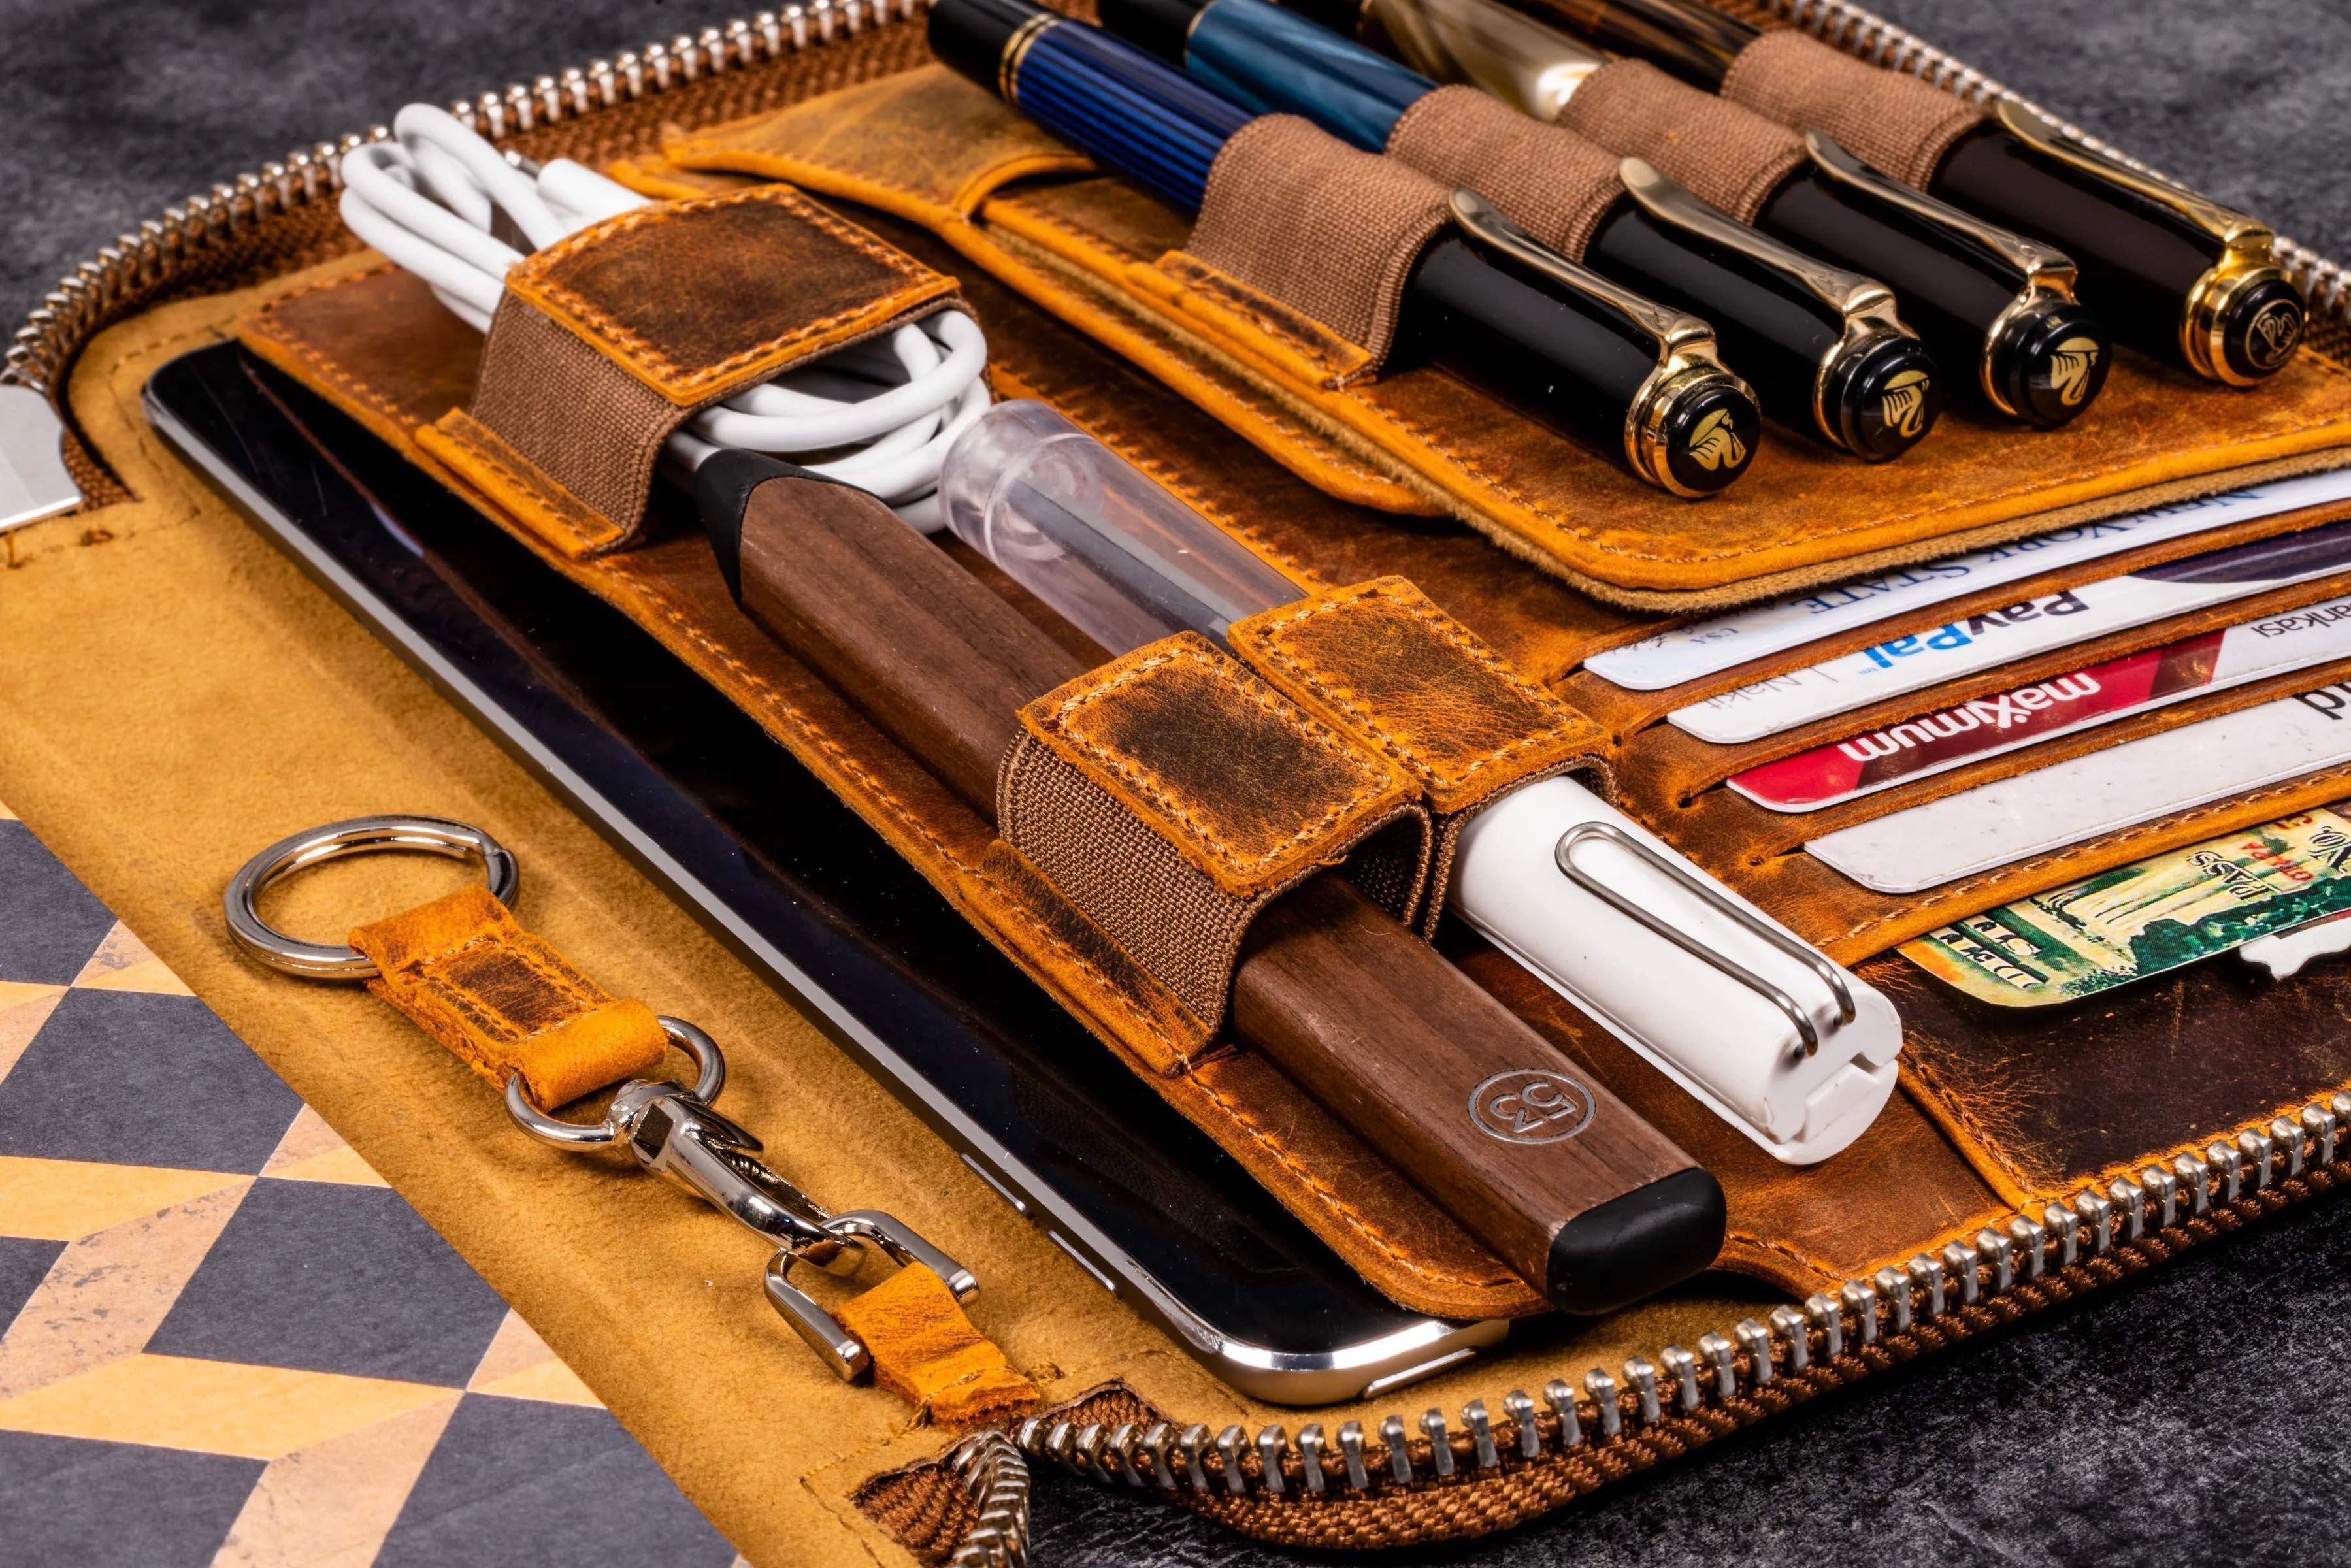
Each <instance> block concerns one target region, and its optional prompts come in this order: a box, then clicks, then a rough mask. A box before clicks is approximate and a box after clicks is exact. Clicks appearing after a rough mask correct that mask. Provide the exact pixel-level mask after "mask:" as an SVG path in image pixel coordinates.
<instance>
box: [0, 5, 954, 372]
mask: <svg viewBox="0 0 2351 1568" xmlns="http://www.w3.org/2000/svg"><path fill="white" fill-rule="evenodd" d="M925 9H926V0H808V4H806V5H786V6H785V7H784V8H783V9H782V10H780V11H761V12H758V14H757V15H755V16H752V17H751V18H750V19H749V20H747V21H746V20H743V19H741V18H739V17H738V18H737V19H736V20H734V21H731V22H728V23H726V25H725V26H719V27H705V28H703V29H702V30H701V31H700V32H699V33H680V34H678V35H677V36H676V37H674V38H671V39H669V40H667V41H666V42H655V43H651V44H647V45H646V46H645V47H643V49H639V50H631V51H623V52H622V53H621V54H618V55H615V56H613V57H611V59H609V60H606V59H600V60H593V61H590V63H589V64H588V65H587V66H585V67H580V66H573V67H569V68H566V69H563V70H561V71H558V72H557V73H556V74H554V75H553V76H542V77H538V78H535V79H533V80H531V81H528V82H516V83H513V84H511V85H510V86H508V87H507V89H506V90H505V91H504V92H485V93H483V94H481V95H480V96H479V97H477V98H475V99H470V100H467V99H460V100H458V101H457V102H455V103H452V104H451V105H449V112H450V113H451V114H453V115H455V116H456V118H457V119H458V120H462V121H464V122H465V124H466V125H468V126H470V127H472V128H473V129H474V130H475V131H480V132H481V133H482V134H483V135H485V136H487V137H489V138H490V139H491V140H492V141H496V140H498V139H499V138H501V137H505V136H508V135H514V134H519V133H521V132H524V131H533V130H536V129H538V128H539V127H541V126H546V125H554V124H559V123H562V122H566V121H569V120H579V119H581V118H584V117H586V116H590V115H592V114H595V113H596V112H598V111H599V110H605V109H612V108H617V107H619V106H621V105H622V104H628V103H633V102H638V101H641V100H643V99H648V98H653V97H655V96H657V95H659V94H661V93H664V92H667V91H669V90H671V89H674V88H679V87H683V86H684V85H686V84H687V83H689V82H697V81H702V80H705V79H706V78H711V77H715V76H719V75H723V74H725V73H726V72H729V71H736V70H741V69H743V68H746V67H749V66H754V65H758V64H760V63H762V62H764V61H768V60H776V59H781V58H784V57H787V56H789V55H796V54H799V52H800V51H802V50H804V49H807V48H810V47H815V46H818V45H822V44H829V43H831V42H832V41H833V40H834V39H835V38H843V37H855V36H857V35H858V34H860V33H862V32H864V31H865V30H866V29H867V28H868V27H869V26H884V25H887V24H889V23H891V22H893V21H911V20H913V19H914V18H915V17H916V16H921V15H923V14H924V12H925ZM391 139H392V131H391V130H390V128H388V127H386V126H381V125H376V126H371V127H370V128H369V129H368V130H367V131H366V132H365V133H364V134H359V133H354V134H352V135H349V136H345V137H343V138H341V139H340V141H321V142H319V144H318V145H316V146H314V147H306V148H298V149H296V150H295V151H294V152H289V153H287V155H286V156H285V157H284V158H283V159H281V160H278V161H276V162H268V163H265V164H263V165H262V166H261V169H260V172H257V173H244V174H239V175H238V176H236V178H235V180H233V181H231V182H228V183H224V184H218V185H214V187H213V188H212V189H211V190H209V191H200V192H198V193H196V194H194V195H192V196H190V197H189V198H188V199H187V200H186V201H184V202H182V203H180V204H178V205H176V206H171V207H166V208H164V209H163V212H162V215H161V216H160V217H154V218H150V219H147V220H146V221H144V222H142V223H141V224H140V225H139V226H138V228H137V229H136V230H134V231H131V232H129V233H126V234H123V235H120V237H118V238H117V239H116V240H115V242H114V243H113V244H112V245H110V246H101V247H99V252H98V254H97V255H96V256H92V257H91V258H90V259H89V260H88V261H85V262H83V263H81V264H80V265H79V266H78V267H75V268H74V270H73V271H72V272H70V273H68V275H67V276H66V277H63V278H62V279H60V280H59V281H58V283H57V287H55V288H54V289H52V290H50V291H49V292H48V293H47V295H45V296H43V298H42V300H41V303H40V304H39V305H37V306H36V307H35V308H34V309H33V310H32V312H31V314H30V315H29V316H27V317H26V321H25V324H24V325H23V326H22V327H20V328H18V329H16V340H15V341H14V342H13V343H11V344H10V345H9V346H8V350H7V353H6V358H5V362H0V384H9V383H13V384H16V385H20V386H28V387H31V388H32V389H33V390H34V391H36V392H41V393H43V394H45V395H47V396H48V397H49V398H50V399H51V400H52V401H53V402H54V401H56V400H57V398H59V397H60V396H61V395H62V394H61V393H60V392H59V391H58V390H57V386H56V382H57V377H58V376H59V375H60V374H61V373H62V372H63V371H64V369H65V367H66V366H67V365H68V363H69V362H70V361H72V358H73V356H74V355H75V354H76V353H78V351H79V350H80V349H81V346H82V344H83V343H84V342H86V341H88V340H89V338H90V337H91V336H92V335H93V334H94V333H95V332H96V331H97V330H98V329H99V327H101V326H103V325H105V324H106V322H107V321H108V319H110V312H111V311H112V310H113V309H114V308H115V307H116V306H117V305H119V304H120V303H121V302H122V301H124V300H125V299H126V298H129V297H130V296H131V295H132V294H133V293H135V292H137V291H139V290H141V289H148V288H153V287H159V286H161V285H162V284H165V283H167V282H169V281H171V280H172V278H174V277H177V276H178V275H179V274H180V273H181V272H182V271H183V269H185V268H187V267H192V266H193V265H195V264H196V263H197V262H199V261H201V260H202V259H204V257H205V256H207V255H209V254H211V253H213V252H214V251H215V250H216V249H217V248H218V247H219V246H221V245H222V244H223V243H224V242H225V241H226V240H228V239H229V238H230V237H231V236H233V235H243V234H245V233H246V232H247V231H249V230H250V229H252V228H253V227H254V226H255V225H258V224H260V223H263V222H264V221H266V220H267V219H269V218H272V217H276V216H280V215H284V214H293V213H298V212H301V211H303V210H305V209H307V208H308V207H311V206H313V205H315V204H318V203H319V202H321V201H331V200H333V199H334V198H335V197H336V195H337V194H338V193H340V191H341V189H342V158H343V154H344V153H346V152H350V150H351V149H353V148H355V147H360V146H364V145H365V144H367V143H368V142H371V141H390V140H391Z"/></svg>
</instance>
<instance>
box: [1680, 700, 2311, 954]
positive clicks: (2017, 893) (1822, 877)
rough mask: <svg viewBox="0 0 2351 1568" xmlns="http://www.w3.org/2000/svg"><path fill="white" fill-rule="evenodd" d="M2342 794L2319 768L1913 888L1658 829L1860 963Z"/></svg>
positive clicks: (1818, 942)
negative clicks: (1972, 918) (1873, 883)
mask: <svg viewBox="0 0 2351 1568" xmlns="http://www.w3.org/2000/svg"><path fill="white" fill-rule="evenodd" d="M2321 674H2322V673H2321V672H2309V673H2308V678H2307V680H2306V682H2305V683H2304V684H2303V685H2302V686H2301V689H2304V690H2307V689H2310V688H2311V687H2314V686H2316V685H2321V684H2324V683H2323V681H2322V679H2321ZM2278 695H2281V694H2279V693H2277V692H2272V693H2271V694H2270V696H2271V697H2272V698H2273V699H2274V698H2275V697H2276V696H2278ZM2205 716H2207V717H2210V716H2214V715H2210V714H2208V715H2205ZM2346 797H2351V764H2343V765H2339V766H2330V767H2326V768H2315V769H2313V770H2312V771H2310V772H2307V773H2303V774H2298V775H2296V776H2294V777H2293V778H2291V779H2283V780H2280V781H2278V782H2275V783H2272V784H2265V785H2262V787H2260V788H2258V789H2247V790H2242V791H2240V792H2238V793H2236V794H2233V795H2229V796H2226V797H2223V798H2222V799H2220V800H2211V801H2207V802H2205V803H2204V804H2202V805H2199V806H2193V807H2189V808H2186V809H2183V810H2177V811H2172V812H2168V813H2167V814H2165V815H2163V816H2160V817H2157V818H2154V819H2152V820H2150V821H2144V822H2139V823H2136V824H2133V825H2131V826H2128V827H2121V828H2116V829H2115V830H2113V831H2108V832H2105V833H2100V834H2097V835H2096V836H2095V837H2092V838H2087V839H2084V840H2082V841H2078V842H2076V843H2073V844H2070V845H2067V846H2065V847H2064V848H2062V849H2057V850H2052V851H2049V852H2045V853H2041V854H2034V855H2029V856H2025V857H2022V858H2021V859H2018V860H2014V861H2011V862H2008V863H2007V864H2005V865H2001V866H1998V867H1994V868H1992V869H1991V870H1989V871H1985V872H1981V873H1973V874H1970V875H1968V876H1963V877H1960V878H1958V879H1956V880H1954V881H1951V882H1947V883H1942V884H1940V885H1938V886H1936V887H1932V888H1928V889H1927V890H1925V891H1923V892H1920V893H1911V894H1885V893H1878V892H1876V891H1874V890H1872V889H1869V888H1866V887H1864V886H1862V885H1861V884H1860V883H1856V882H1855V881H1854V880H1853V879H1852V878H1850V877H1848V876H1845V875H1844V873H1841V872H1838V871H1837V870H1835V869H1834V867H1831V866H1830V865H1828V864H1827V863H1825V862H1823V861H1821V860H1818V859H1816V858H1815V857H1813V855H1810V854H1808V853H1806V852H1804V850H1803V848H1802V845H1801V844H1795V845H1792V846H1789V847H1785V848H1782V849H1781V850H1780V851H1778V852H1774V853H1766V852H1762V851H1761V849H1760V848H1749V847H1745V846H1739V845H1737V844H1735V843H1731V844H1726V843H1725V842H1724V841H1722V839H1721V838H1720V837H1719V836H1716V835H1713V834H1709V835H1708V841H1706V842H1699V841H1696V840H1695V839H1692V840H1691V841H1688V842H1684V841H1680V840H1677V839H1675V838H1674V837H1673V835H1671V834H1666V833H1661V834H1660V836H1661V837H1665V838H1667V839H1668V841H1672V842H1674V843H1675V847H1676V848H1677V849H1680V850H1681V851H1682V852H1684V853H1685V854H1687V855H1689V856H1690V858H1691V859H1693V860H1695V861H1697V862H1698V863H1699V864H1701V865H1704V866H1705V867H1706V868H1707V869H1708V871H1711V872H1712V873H1714V874H1716V875H1717V876H1719V877H1720V878H1722V880H1723V881H1725V882H1726V883H1729V884H1730V885H1731V886H1733V887H1735V888H1737V889H1738V890H1739V891H1740V893H1741V894H1744V895H1745V896H1746V897H1748V898H1750V899H1752V900H1753V901H1754V902H1755V903H1756V904H1760V905H1761V906H1762V907H1763V908H1765V909H1767V910H1769V911H1771V915H1772V916H1773V917H1774V918H1775V919H1778V920H1779V921H1781V922H1782V924H1784V925H1787V926H1788V927H1789V928H1790V929H1791V930H1793V931H1794V932H1796V933H1797V934H1798V935H1799V936H1803V937H1804V938H1805V939H1806V940H1808V941H1810V942H1812V943H1813V944H1814V945H1815V946H1819V947H1820V948H1821V949H1822V950H1823V951H1824V952H1826V953H1827V954H1828V955H1829V956H1831V957H1833V958H1835V959H1836V960H1837V961H1838V962H1839V963H1842V964H1846V965H1855V964H1858V963H1860V962H1861V961H1862V960H1863V959H1865V958H1867V957H1869V956H1872V955H1874V954H1877V953H1882V952H1884V951H1886V949H1888V948H1891V947H1896V946H1900V945H1901V944H1902V943H1904V942H1907V941H1908V940H1910V938H1912V937H1913V936H1923V935H1924V934H1925V933H1927V932H1928V931H1932V930H1933V929H1935V928H1936V927H1937V926H1938V925H1949V924H1950V923H1951V922H1952V921H1954V920H1959V919H1963V918H1965V917H1966V916H1968V915H1975V914H1980V913H1981V912H1982V911H1983V910H1986V909H1989V908H1991V906H1993V905H1994V904H2003V903H2007V902H2010V901H2011V900H2014V899H2019V898H2024V897H2028V896H2030V895H2031V894H2035V893H2040V892H2043V891H2045V890H2047V889H2049V888H2052V887H2055V886H2058V885H2060V884H2061V883H2066V882H2070V881H2073V880H2075V879H2077V878H2081V877H2086V876H2092V875H2095V874H2096V873H2099V872H2102V871H2111V870H2113V869H2114V868H2115V867H2116V866H2120V865H2127V864H2129V863H2130V862H2132V861H2135V860H2139V859H2143V858H2144V857H2146V856H2148V855H2153V854H2160V853H2162V852H2165V851H2167V850H2175V849H2179V848H2182V847H2184V846H2186V845H2189V844H2192V843H2195V842H2197V841H2199V840H2202V839H2207V838H2210V837H2213V836H2214V835H2216V834H2220V833H2226V832H2233V831H2237V830H2238V829H2240V828H2246V827H2252V826H2254V825H2257V824H2259V823H2262V822H2266V821H2273V820H2274V819H2276V818H2279V817H2283V816H2286V815H2288V814H2290V813H2292V812H2294V811H2301V810H2310V809H2311V808H2312V807H2314V806H2325V805H2330V804H2332V803H2334V802H2335V801H2336V800H2343V799H2345V798H2346ZM1755 809H1756V810H1759V811H1760V810H1761V808H1755ZM1731 836H1732V838H1733V839H1734V840H1735V834H1733V835H1731ZM1726 852H1727V858H1726Z"/></svg>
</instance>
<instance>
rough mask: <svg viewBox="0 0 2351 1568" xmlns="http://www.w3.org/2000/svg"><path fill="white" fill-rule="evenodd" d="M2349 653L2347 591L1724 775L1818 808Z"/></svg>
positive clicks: (1782, 805) (1734, 784)
mask: <svg viewBox="0 0 2351 1568" xmlns="http://www.w3.org/2000/svg"><path fill="white" fill-rule="evenodd" d="M2343 658H2351V598H2346V597H2344V596H2341V595H2337V596H2336V597H2335V598H2333V599H2327V600H2323V601H2320V602H2318V603H2316V604H2312V605H2306V606H2304V608H2302V609H2300V610H2289V611H2286V612H2283V614H2278V615H2270V616H2265V617H2263V618H2262V619H2261V620H2259V621H2247V622H2241V623H2240V624H2238V625H2235V626H2230V627H2226V628H2224V629H2222V630H2220V631H2218V632H2203V633H2201V634H2199V635H2198V636H2194V637H2189V638H2184V639H2182V640H2181V641H2179V642H2177V643H2168V644H2167V645H2165V646H2163V647H2160V648H2147V649H2143V650H2141V651H2140V652H2138V653H2126V654H2124V655H2123V656H2122V657H2120V658H2117V659H2108V660H2106V661H2105V663H2104V664H2093V665H2091V666H2090V667H2089V668H2087V669H2083V670H2074V671H2071V672H2069V673H2067V674H2063V675H2055V676H2052V677H2051V678H2049V679H2047V680H2043V681H2034V682H2032V684H2030V685H2023V686H2019V687H2016V688H2015V689H2013V690H2011V691H2005V692H1997V693H1994V694H1993V695H1991V696H1983V697H1977V698H1974V699H1973V700H1972V701H1969V702H1964V703H1959V704H1957V705H1956V706H1951V707H1947V708H1941V709H1938V710H1937V711H1936V712H1934V713H1929V714H1922V715H1917V716H1912V717H1909V718H1906V719H1905V720H1904V721H1903V722H1902V723H1900V724H1895V725H1888V726H1886V727H1884V728H1882V729H1876V730H1872V731H1870V732H1868V733H1866V734H1863V735H1855V736H1848V737H1845V738H1844V739H1843V740H1835V741H1831V742H1829V743H1828V744H1827V745H1825V746H1816V747H1813V748H1812V749H1811V750H1809V751H1801V752H1798V753H1797V754H1796V755H1795V756H1793V757H1782V758H1775V759H1774V760H1772V761H1770V762H1766V763H1764V764H1762V765H1761V767H1756V768H1748V769H1747V770H1746V771H1745V772H1743V773H1734V774H1732V775H1731V776H1730V777H1729V779H1725V780H1724V782H1725V783H1726V784H1727V785H1729V788H1731V789H1735V790H1737V791H1738V792H1739V793H1740V794H1741V795H1744V796H1746V797H1747V799H1749V800H1752V801H1754V802H1755V803H1756V804H1757V805H1759V806H1765V807H1768V808H1770V809H1771V810H1774V811H1817V810H1821V809H1822V808H1823V807H1824V806H1834V805H1838V804H1840V803H1842V802H1844V801H1846V800H1854V799H1855V798H1857V797H1859V796H1863V795H1869V794H1874V793H1876V791H1878V790H1880V789H1893V788H1894V787H1895V786H1896V785H1897V784H1907V783H1909V782H1911V781H1912V780H1913V779H1925V778H1928V777H1929V776H1930V775H1933V774H1937V773H1942V772H1947V771H1949V769H1951V768H1964V767H1966V766H1967V765H1968V764H1970V763H1972V762H1980V761H1982V760H1983V759H1984V758H1988V757H1997V756H1999V755H2000V754H2001V752H2004V751H2017V750H2022V748H2023V747H2028V746H2038V745H2039V744H2040V743H2041V742H2043V741H2044V740H2053V739H2055V738H2056V737H2059V736H2061V735H2072V734H2074V732H2075V731H2077V730H2084V729H2088V728H2091V727H2093V726H2095V725H2101V724H2111V723H2113V722H2114V721H2115V720H2116V719H2118V718H2122V717H2125V716H2128V715H2131V714H2138V713H2145V712H2147V711H2148V710H2149V709H2151V708H2158V707H2161V706H2165V705H2166V704H2168V703H2177V702H2185V701H2187V700H2188V699H2189V697H2195V696H2202V695H2206V694H2208V693H2210V692H2217V691H2225V690H2227V689H2228V688H2229V687H2231V686H2241V685H2249V684H2251V683H2252V682H2254V681H2258V680H2264V679H2266V678H2268V677H2269V676H2271V675H2279V674H2285V673H2286V672H2288V671H2290V670H2307V669H2309V668H2311V667H2312V666H2313V665H2315V664H2326V663H2327V662H2329V661H2330V660H2335V659H2343Z"/></svg>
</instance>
